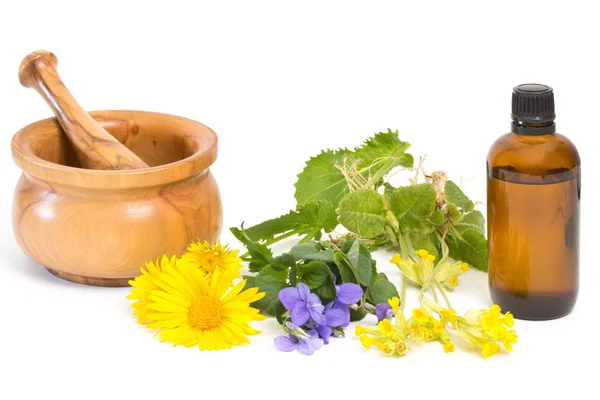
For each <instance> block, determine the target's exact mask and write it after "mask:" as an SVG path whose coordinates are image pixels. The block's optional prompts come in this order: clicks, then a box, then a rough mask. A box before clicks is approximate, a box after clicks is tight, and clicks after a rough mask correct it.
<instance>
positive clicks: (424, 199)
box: [390, 183, 437, 232]
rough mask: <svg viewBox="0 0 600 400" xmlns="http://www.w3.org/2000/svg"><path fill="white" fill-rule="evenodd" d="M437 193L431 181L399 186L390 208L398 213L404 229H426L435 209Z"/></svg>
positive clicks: (393, 195) (408, 230)
mask: <svg viewBox="0 0 600 400" xmlns="http://www.w3.org/2000/svg"><path fill="white" fill-rule="evenodd" d="M436 197H437V194H436V192H435V189H434V187H433V185H432V184H431V183H419V184H416V185H410V186H402V187H399V188H397V189H396V190H395V191H394V192H393V193H392V196H391V198H390V210H392V212H393V213H394V214H395V215H396V218H397V219H398V222H399V223H400V228H401V229H402V230H403V231H406V232H411V231H413V232H414V231H426V230H427V228H428V226H430V223H429V222H428V221H427V218H428V217H429V216H431V215H432V214H433V212H434V210H435V199H436Z"/></svg>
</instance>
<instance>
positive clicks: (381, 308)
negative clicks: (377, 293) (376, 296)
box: [375, 303, 392, 321]
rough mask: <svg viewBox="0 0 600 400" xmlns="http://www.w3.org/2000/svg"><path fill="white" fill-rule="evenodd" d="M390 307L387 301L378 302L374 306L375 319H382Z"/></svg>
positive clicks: (385, 316) (386, 315)
mask: <svg viewBox="0 0 600 400" xmlns="http://www.w3.org/2000/svg"><path fill="white" fill-rule="evenodd" d="M391 309H392V307H390V305H389V304H388V303H379V304H377V306H375V315H377V320H379V321H383V320H384V319H386V318H387V317H388V311H390V310H391Z"/></svg>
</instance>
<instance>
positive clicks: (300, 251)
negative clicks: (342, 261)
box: [290, 242, 334, 262]
mask: <svg viewBox="0 0 600 400" xmlns="http://www.w3.org/2000/svg"><path fill="white" fill-rule="evenodd" d="M290 253H292V255H293V256H294V257H295V258H296V259H297V260H306V261H325V262H333V254H334V252H333V250H330V249H325V250H323V249H321V246H319V244H318V243H315V242H308V243H299V244H297V245H295V246H294V247H292V249H291V250H290Z"/></svg>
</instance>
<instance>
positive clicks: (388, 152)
mask: <svg viewBox="0 0 600 400" xmlns="http://www.w3.org/2000/svg"><path fill="white" fill-rule="evenodd" d="M409 147H410V143H408V142H403V141H402V140H400V139H399V138H398V131H395V132H394V131H392V130H391V129H388V131H387V132H379V133H376V134H375V135H374V136H373V137H371V138H369V139H367V140H366V141H365V143H364V144H363V145H362V146H360V147H357V148H356V149H355V157H354V158H355V159H357V160H360V161H359V164H358V168H359V170H364V169H366V168H370V169H371V170H373V169H375V168H377V167H378V166H379V165H382V164H384V163H386V162H389V161H391V162H392V164H393V166H391V167H389V169H390V170H391V169H392V168H395V167H397V166H403V167H406V168H411V167H412V166H413V164H414V162H415V160H414V158H413V156H411V155H410V154H407V153H406V150H408V148H409Z"/></svg>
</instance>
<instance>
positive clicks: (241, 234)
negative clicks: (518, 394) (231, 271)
mask: <svg viewBox="0 0 600 400" xmlns="http://www.w3.org/2000/svg"><path fill="white" fill-rule="evenodd" d="M229 230H230V231H231V233H232V234H233V236H235V238H236V239H237V240H239V241H240V242H242V243H243V244H244V246H246V249H248V253H249V254H250V262H249V264H248V270H249V271H250V272H258V271H260V270H261V269H263V268H264V267H265V266H267V265H269V264H270V263H271V259H272V258H273V252H272V251H271V250H270V249H269V248H268V247H267V246H265V245H264V244H261V243H256V242H254V241H252V240H251V239H250V238H249V237H248V235H247V234H246V231H245V230H244V224H242V228H241V229H238V228H230V229H229Z"/></svg>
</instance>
